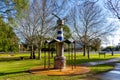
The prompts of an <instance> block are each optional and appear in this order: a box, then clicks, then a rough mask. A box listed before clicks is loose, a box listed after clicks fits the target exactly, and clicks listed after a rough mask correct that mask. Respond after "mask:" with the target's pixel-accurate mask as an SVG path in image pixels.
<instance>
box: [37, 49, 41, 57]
mask: <svg viewBox="0 0 120 80" xmlns="http://www.w3.org/2000/svg"><path fill="white" fill-rule="evenodd" d="M38 59H41V48H38Z"/></svg>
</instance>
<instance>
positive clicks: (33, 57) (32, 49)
mask: <svg viewBox="0 0 120 80" xmlns="http://www.w3.org/2000/svg"><path fill="white" fill-rule="evenodd" d="M30 50H31V54H30V59H35V50H34V45H33V44H32V45H31V49H30Z"/></svg>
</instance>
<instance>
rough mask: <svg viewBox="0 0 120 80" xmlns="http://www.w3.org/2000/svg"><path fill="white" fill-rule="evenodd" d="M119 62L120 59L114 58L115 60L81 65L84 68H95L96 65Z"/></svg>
mask: <svg viewBox="0 0 120 80" xmlns="http://www.w3.org/2000/svg"><path fill="white" fill-rule="evenodd" d="M117 61H120V58H114V59H109V60H104V61H98V62H87V63H83V64H81V65H82V66H95V65H100V64H107V63H114V62H117Z"/></svg>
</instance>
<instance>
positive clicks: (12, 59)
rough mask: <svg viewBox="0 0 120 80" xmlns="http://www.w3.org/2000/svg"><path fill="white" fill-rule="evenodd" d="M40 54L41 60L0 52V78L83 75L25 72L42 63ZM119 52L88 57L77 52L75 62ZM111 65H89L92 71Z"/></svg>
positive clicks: (61, 79)
mask: <svg viewBox="0 0 120 80" xmlns="http://www.w3.org/2000/svg"><path fill="white" fill-rule="evenodd" d="M21 56H23V57H25V59H24V60H20V57H21ZM43 56H44V55H43V54H42V59H41V60H37V59H34V60H31V59H29V54H27V53H26V54H23V53H22V54H12V56H10V54H0V80H7V79H8V80H77V79H81V78H82V77H85V76H86V74H85V75H77V76H41V75H35V74H30V73H28V72H26V71H27V70H28V69H30V68H32V67H34V66H40V65H43V62H44V58H43ZM65 56H66V57H67V62H68V63H67V64H69V61H70V60H68V55H67V54H65ZM119 56H120V54H115V55H114V56H111V55H110V54H107V55H106V58H104V57H103V56H101V57H100V58H99V55H98V54H91V55H90V59H88V58H87V57H83V56H82V54H77V59H76V63H77V64H81V63H85V62H93V61H100V60H106V59H110V58H117V57H119ZM51 63H52V64H53V58H51ZM112 68H113V66H109V65H98V66H93V67H90V69H91V72H92V73H97V72H102V71H107V70H109V69H112Z"/></svg>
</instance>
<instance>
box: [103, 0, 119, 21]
mask: <svg viewBox="0 0 120 80" xmlns="http://www.w3.org/2000/svg"><path fill="white" fill-rule="evenodd" d="M105 4H106V7H107V8H108V9H109V10H110V11H111V12H112V13H113V14H114V15H115V16H116V17H117V18H118V19H119V20H120V0H107V2H106V3H105Z"/></svg>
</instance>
